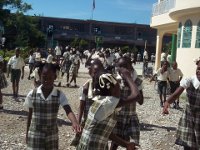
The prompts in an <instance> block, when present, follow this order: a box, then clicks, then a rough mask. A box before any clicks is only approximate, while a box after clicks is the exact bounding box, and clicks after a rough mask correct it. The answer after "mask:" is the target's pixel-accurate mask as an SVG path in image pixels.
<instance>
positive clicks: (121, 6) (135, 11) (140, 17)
mask: <svg viewBox="0 0 200 150" xmlns="http://www.w3.org/2000/svg"><path fill="white" fill-rule="evenodd" d="M23 1H24V2H26V3H28V4H31V6H32V10H29V11H28V12H27V13H26V14H28V15H40V16H46V17H58V18H71V19H83V20H87V19H93V20H98V21H110V22H123V23H138V24H150V19H151V10H152V5H153V3H156V2H157V0H95V9H94V10H93V9H92V8H93V0H23ZM92 13H93V17H92Z"/></svg>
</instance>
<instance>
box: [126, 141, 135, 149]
mask: <svg viewBox="0 0 200 150" xmlns="http://www.w3.org/2000/svg"><path fill="white" fill-rule="evenodd" d="M135 146H136V145H135V143H133V142H130V143H128V144H127V146H126V149H127V150H136V147H135Z"/></svg>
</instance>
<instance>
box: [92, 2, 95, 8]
mask: <svg viewBox="0 0 200 150" xmlns="http://www.w3.org/2000/svg"><path fill="white" fill-rule="evenodd" d="M92 8H93V10H94V9H95V0H93V4H92Z"/></svg>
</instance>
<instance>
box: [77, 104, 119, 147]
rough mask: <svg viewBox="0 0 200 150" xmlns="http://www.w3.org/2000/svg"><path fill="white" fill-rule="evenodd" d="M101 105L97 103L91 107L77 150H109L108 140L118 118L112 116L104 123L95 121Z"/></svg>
mask: <svg viewBox="0 0 200 150" xmlns="http://www.w3.org/2000/svg"><path fill="white" fill-rule="evenodd" d="M101 105H102V104H101V103H98V102H96V101H95V102H94V103H93V104H92V106H91V107H90V110H89V113H88V117H87V120H86V123H85V127H84V129H83V132H82V135H81V139H80V142H79V144H78V146H77V150H108V140H109V136H110V134H111V132H112V130H113V128H114V126H115V124H116V118H115V114H112V115H110V116H109V117H107V118H106V119H105V120H103V121H100V122H99V121H97V120H95V119H94V115H95V113H96V112H97V111H98V109H99V108H100V106H101Z"/></svg>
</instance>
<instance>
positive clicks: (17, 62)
mask: <svg viewBox="0 0 200 150" xmlns="http://www.w3.org/2000/svg"><path fill="white" fill-rule="evenodd" d="M24 67H25V62H24V59H23V58H22V57H20V49H19V48H16V49H15V56H13V57H11V58H10V59H9V61H8V74H7V77H9V73H10V72H11V82H12V88H13V98H14V99H17V98H18V92H19V81H20V76H21V79H23V78H24Z"/></svg>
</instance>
